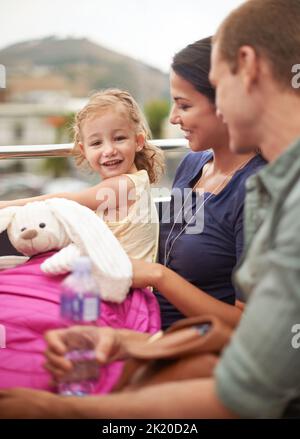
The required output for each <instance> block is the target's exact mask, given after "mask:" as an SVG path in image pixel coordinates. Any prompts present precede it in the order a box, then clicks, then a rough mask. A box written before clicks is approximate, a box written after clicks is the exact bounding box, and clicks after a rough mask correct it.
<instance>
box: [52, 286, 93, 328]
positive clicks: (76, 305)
mask: <svg viewBox="0 0 300 439" xmlns="http://www.w3.org/2000/svg"><path fill="white" fill-rule="evenodd" d="M60 306H61V317H63V318H64V319H67V320H70V321H72V322H78V323H80V322H82V323H88V322H95V321H96V320H98V318H99V315H100V297H99V296H96V295H95V294H92V293H86V294H84V295H78V294H74V293H71V292H66V293H62V294H61V305H60Z"/></svg>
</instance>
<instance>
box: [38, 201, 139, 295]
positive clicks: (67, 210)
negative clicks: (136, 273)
mask: <svg viewBox="0 0 300 439" xmlns="http://www.w3.org/2000/svg"><path fill="white" fill-rule="evenodd" d="M46 203H47V204H48V205H49V207H50V208H51V210H52V212H53V213H54V215H55V216H56V218H57V219H58V221H59V222H60V223H61V224H62V225H63V226H64V228H65V231H66V233H67V235H68V236H69V238H70V239H71V241H73V242H74V243H75V244H76V245H77V246H78V248H79V249H80V253H81V254H84V255H87V256H89V258H90V260H91V262H92V266H93V272H94V275H95V278H96V281H97V282H98V285H99V288H100V295H101V297H102V298H103V299H105V300H109V301H111V302H117V303H121V302H122V301H123V300H124V299H125V298H126V295H127V293H128V291H129V288H130V286H131V282H132V265H131V262H130V260H129V258H128V256H127V254H126V253H125V251H124V250H123V248H122V247H121V244H120V243H119V241H118V240H117V238H116V237H115V236H114V235H113V233H112V232H111V231H110V229H109V228H108V227H107V225H106V224H105V223H104V221H103V220H101V219H100V218H99V217H98V216H97V215H96V214H95V213H94V212H93V211H92V210H90V209H88V208H87V207H84V206H82V205H80V204H78V203H76V202H74V201H71V200H66V199H63V198H51V199H48V200H46Z"/></svg>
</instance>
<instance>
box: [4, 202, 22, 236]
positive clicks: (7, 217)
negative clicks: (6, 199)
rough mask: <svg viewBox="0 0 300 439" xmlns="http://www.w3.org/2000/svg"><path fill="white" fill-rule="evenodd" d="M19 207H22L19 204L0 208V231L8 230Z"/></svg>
mask: <svg viewBox="0 0 300 439" xmlns="http://www.w3.org/2000/svg"><path fill="white" fill-rule="evenodd" d="M18 209H20V207H19V206H12V207H5V208H4V209H0V233H2V232H3V231H4V230H6V229H7V227H8V226H9V225H10V223H11V222H12V220H13V217H14V216H15V214H16V212H17V210H18Z"/></svg>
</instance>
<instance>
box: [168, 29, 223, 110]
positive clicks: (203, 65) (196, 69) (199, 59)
mask: <svg viewBox="0 0 300 439" xmlns="http://www.w3.org/2000/svg"><path fill="white" fill-rule="evenodd" d="M211 47H212V37H208V38H203V39H202V40H199V41H196V42H195V43H193V44H189V45H188V46H186V47H185V48H184V49H182V50H180V52H178V53H176V54H175V55H174V57H173V60H172V64H171V67H172V69H173V70H174V72H175V73H176V74H177V75H179V76H181V77H182V78H183V79H185V80H186V81H188V82H190V83H191V84H192V85H193V86H194V87H195V89H196V90H197V91H199V92H200V93H202V94H204V95H205V96H206V97H207V98H208V99H209V100H210V101H211V102H212V103H213V104H214V103H215V97H216V95H215V89H214V88H213V87H212V86H211V84H210V82H209V79H208V75H209V70H210V55H211Z"/></svg>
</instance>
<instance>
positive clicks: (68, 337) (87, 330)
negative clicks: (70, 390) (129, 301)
mask: <svg viewBox="0 0 300 439" xmlns="http://www.w3.org/2000/svg"><path fill="white" fill-rule="evenodd" d="M72 335H74V337H77V336H78V335H80V337H83V338H84V339H86V341H88V342H89V343H91V345H92V346H93V347H94V349H95V354H96V359H97V360H98V362H99V364H105V363H109V362H111V361H114V360H116V359H120V358H121V357H122V340H121V337H120V335H119V332H118V330H115V329H113V328H97V327H93V326H72V327H70V328H68V329H57V330H52V331H48V332H47V333H46V336H45V339H46V342H47V344H48V346H47V350H46V352H45V356H46V359H47V361H46V363H45V368H46V369H47V370H48V371H49V372H50V373H51V374H52V376H53V378H54V381H55V382H56V381H58V380H59V379H61V378H62V377H63V376H64V375H66V374H67V373H69V372H70V371H71V370H72V368H73V364H72V362H71V361H70V360H68V359H67V358H65V354H66V353H67V352H68V351H69V350H70V343H72Z"/></svg>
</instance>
